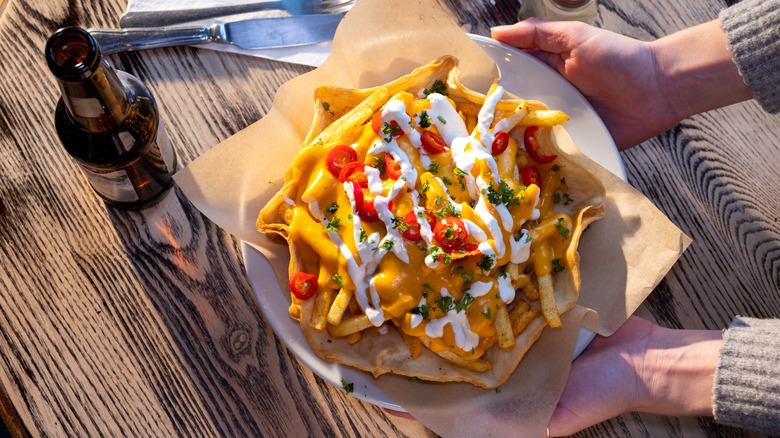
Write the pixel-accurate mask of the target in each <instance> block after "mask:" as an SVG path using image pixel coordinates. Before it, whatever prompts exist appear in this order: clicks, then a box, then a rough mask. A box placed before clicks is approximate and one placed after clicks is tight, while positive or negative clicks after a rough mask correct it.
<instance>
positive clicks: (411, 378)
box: [409, 376, 420, 382]
mask: <svg viewBox="0 0 780 438" xmlns="http://www.w3.org/2000/svg"><path fill="white" fill-rule="evenodd" d="M409 381H410V382H419V381H420V378H419V377H417V376H411V377H409Z"/></svg>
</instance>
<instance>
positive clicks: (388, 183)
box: [284, 86, 571, 360]
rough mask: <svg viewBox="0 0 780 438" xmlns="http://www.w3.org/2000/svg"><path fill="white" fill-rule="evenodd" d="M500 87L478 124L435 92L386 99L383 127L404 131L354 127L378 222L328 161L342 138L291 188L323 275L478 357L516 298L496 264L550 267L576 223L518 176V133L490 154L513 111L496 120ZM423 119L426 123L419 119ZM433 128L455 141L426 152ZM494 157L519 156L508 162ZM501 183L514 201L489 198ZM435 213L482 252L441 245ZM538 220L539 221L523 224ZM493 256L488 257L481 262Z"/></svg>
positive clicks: (297, 167)
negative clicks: (368, 217)
mask: <svg viewBox="0 0 780 438" xmlns="http://www.w3.org/2000/svg"><path fill="white" fill-rule="evenodd" d="M502 95H503V89H502V88H501V87H500V86H499V87H495V88H494V91H493V92H492V93H491V94H490V95H489V96H487V98H486V100H485V103H484V105H483V106H482V107H481V109H480V111H479V113H478V115H477V120H476V124H475V125H474V126H475V127H474V129H473V131H472V132H469V130H468V129H467V124H466V121H465V118H464V116H463V115H462V114H461V113H460V112H459V111H458V109H457V107H456V106H455V105H454V103H453V101H452V100H450V99H449V98H448V97H447V96H444V95H442V94H438V93H431V94H429V95H428V96H427V98H424V97H421V98H417V97H415V96H413V95H411V94H409V93H401V94H400V95H398V96H395V97H394V98H393V99H391V100H389V101H388V102H387V103H386V104H385V106H384V107H383V108H382V109H381V111H380V112H379V114H380V117H381V121H382V126H389V125H391V124H395V125H396V126H397V127H398V129H400V131H401V132H402V134H400V135H397V136H393V135H389V134H386V133H384V132H380V133H379V134H377V133H374V131H373V130H372V129H371V123H368V124H366V125H365V127H362V128H359V129H357V130H356V132H355V133H354V134H353V138H352V139H351V146H352V147H353V148H354V149H355V150H356V151H357V152H358V156H359V160H361V161H363V162H365V163H366V164H367V166H366V172H365V173H366V178H367V181H368V184H367V187H366V188H365V189H364V190H363V194H364V196H365V202H368V201H369V200H371V199H373V205H374V207H375V209H376V212H377V216H378V221H375V222H366V221H364V220H361V218H360V215H359V212H358V209H357V208H356V207H357V203H356V200H355V199H354V194H353V191H352V186H351V183H343V184H342V183H339V181H338V178H335V177H334V176H333V175H332V174H330V172H329V171H328V170H327V167H326V165H325V157H326V156H327V153H328V152H329V150H330V149H331V148H332V147H333V146H335V145H322V144H314V145H311V146H310V147H308V148H307V149H305V150H304V151H303V152H302V153H301V154H299V156H298V157H296V160H295V163H294V164H293V170H292V171H293V175H294V178H295V179H296V180H297V181H298V182H299V185H298V189H297V193H294V194H289V193H288V195H285V197H284V206H285V208H288V209H290V212H291V214H289V215H288V216H289V218H290V219H289V226H290V233H289V234H290V239H291V240H292V241H294V243H295V244H296V245H298V247H299V248H303V250H301V251H305V250H308V251H310V252H311V254H312V255H311V256H310V257H308V258H307V257H304V261H305V265H306V263H308V261H309V260H311V262H312V263H316V261H317V260H318V261H319V266H318V269H319V276H318V278H319V279H320V281H321V282H320V284H324V283H326V282H327V280H328V279H330V278H331V277H332V276H333V275H335V274H338V275H339V276H340V277H341V278H342V279H343V281H344V288H346V289H348V290H349V291H351V292H353V293H354V296H355V299H356V301H357V304H358V306H359V307H360V310H361V311H362V312H363V313H364V314H365V315H366V316H367V317H368V319H369V320H370V322H371V324H373V325H374V326H376V327H381V326H383V324H384V322H385V321H387V320H392V321H393V322H394V323H395V324H396V325H397V326H398V327H399V328H400V329H401V330H402V331H404V332H405V333H407V334H409V335H412V336H423V335H425V336H427V337H429V338H431V342H430V348H431V349H432V350H433V351H442V350H449V351H453V352H455V353H457V354H459V355H461V356H462V357H464V358H466V359H469V360H470V359H476V358H478V357H479V356H481V355H482V354H483V353H484V351H485V349H486V348H487V346H488V345H489V343H488V340H489V338H490V337H491V336H494V335H495V327H494V325H493V320H492V319H491V317H490V315H491V314H493V315H494V314H495V310H496V309H498V305H499V303H500V302H503V303H506V304H509V303H512V302H513V300H514V299H515V289H514V287H513V285H512V282H511V280H510V279H509V277H508V276H507V275H504V274H501V273H499V270H498V267H500V266H503V265H506V264H507V263H510V262H511V263H515V264H518V265H521V267H523V266H525V264H529V267H530V265H532V266H533V270H534V272H535V273H536V275H537V276H539V275H544V274H545V273H549V272H551V271H553V270H554V269H556V266H554V262H553V260H554V259H561V260H562V259H563V254H564V253H565V251H566V248H567V242H566V239H560V237H561V234H560V230H561V229H566V230H569V231H571V219H570V218H568V216H566V215H564V214H560V213H559V214H552V211H551V209H550V212H549V214H548V215H547V216H548V217H541V215H542V213H541V211H540V205H538V204H539V199H540V190H539V187H537V186H536V185H530V186H528V187H525V186H522V185H521V184H520V182H518V181H515V180H514V179H513V176H512V169H513V168H514V159H515V158H514V155H513V154H515V153H516V151H517V146H516V145H515V142H514V140H511V139H510V146H509V148H508V150H507V152H505V153H506V154H509V157H508V158H506V157H505V158H500V157H499V156H493V155H491V148H492V143H493V139H494V138H495V136H496V134H497V133H498V132H502V131H503V132H506V130H507V129H508V126H507V122H506V120H505V119H500V120H498V121H497V122H496V121H495V119H496V105H497V104H498V102H499V100H500V99H501V96H502ZM426 116H427V117H426ZM424 118H425V119H427V120H429V122H430V126H429V127H426V128H423V127H421V125H422V124H423V123H424V121H423V119H424ZM424 130H431V131H432V132H434V133H437V134H438V135H440V136H441V138H442V139H443V140H444V142H445V143H446V144H447V145H448V147H449V150H448V151H446V152H444V153H440V154H428V153H427V152H426V151H425V147H424V145H423V142H422V138H421V134H422V132H423V131H424ZM385 154H389V155H390V156H391V157H392V158H393V160H394V161H395V163H397V164H398V166H399V168H400V176H399V177H398V179H397V180H394V179H391V178H389V177H388V176H387V172H386V171H383V170H381V169H380V168H376V167H374V166H373V165H374V163H377V162H383V161H384V155H385ZM497 159H505V160H506V159H508V160H511V162H510V163H509V164H510V165H508V166H507V165H506V163H502V165H499V163H498V162H497ZM500 169H501V171H500ZM502 182H503V183H505V184H506V185H507V186H508V187H509V188H511V189H512V198H513V199H514V202H513V203H512V204H511V206H508V205H506V203H503V202H495V201H496V199H495V198H491V190H494V189H497V188H498V187H499V186H500V184H501V183H502ZM491 201H493V202H491ZM410 211H413V212H414V213H415V215H416V216H417V218H418V223H419V225H420V239H419V240H417V241H411V240H409V239H407V238H405V237H404V234H403V228H402V227H400V226H399V219H400V218H402V217H403V216H404V215H405V214H407V213H408V212H410ZM426 212H429V213H430V212H433V213H434V214H436V216H437V220H441V219H442V218H443V217H446V216H452V215H455V216H457V217H460V218H461V219H462V220H463V224H464V226H465V228H466V230H467V232H468V237H467V243H468V244H471V245H472V248H476V250H478V251H476V252H474V251H473V250H472V253H471V254H466V255H464V254H459V253H457V252H455V253H452V254H447V258H444V257H443V256H441V255H440V254H442V250H441V248H440V246H439V245H438V242H437V240H436V237H435V233H434V230H433V228H432V227H431V225H429V223H428V221H427V220H426V218H425V213H426ZM286 217H287V216H286ZM536 220H541V223H540V224H539V225H538V226H536V227H534V228H532V229H530V230H526V229H523V228H522V227H523V226H524V225H525V224H526V223H527V222H528V221H536ZM561 227H562V228H561ZM559 241H560V242H559ZM485 260H487V261H489V262H490V263H489V264H490V266H489V267H486V266H485V264H484V263H481V262H484V261H485ZM305 267H307V269H308V268H309V266H305ZM311 270H313V269H311Z"/></svg>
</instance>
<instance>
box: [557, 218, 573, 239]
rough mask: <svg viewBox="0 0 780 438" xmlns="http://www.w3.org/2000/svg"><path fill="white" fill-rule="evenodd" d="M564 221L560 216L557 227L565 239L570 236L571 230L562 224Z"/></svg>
mask: <svg viewBox="0 0 780 438" xmlns="http://www.w3.org/2000/svg"><path fill="white" fill-rule="evenodd" d="M562 221H563V218H562V217H561V218H558V222H557V223H556V224H555V229H556V230H558V233H560V235H561V236H563V240H566V239H567V238H568V237H569V234H571V231H569V229H568V228H566V227H564V226H563V225H562V224H561V222H562Z"/></svg>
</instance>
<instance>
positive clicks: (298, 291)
mask: <svg viewBox="0 0 780 438" xmlns="http://www.w3.org/2000/svg"><path fill="white" fill-rule="evenodd" d="M290 292H292V293H293V295H295V296H296V297H298V298H299V299H301V300H308V299H309V298H311V297H313V296H314V293H315V292H317V277H315V276H314V275H312V274H307V273H305V272H296V273H295V274H293V275H292V277H290Z"/></svg>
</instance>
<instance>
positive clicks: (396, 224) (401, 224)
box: [392, 216, 411, 231]
mask: <svg viewBox="0 0 780 438" xmlns="http://www.w3.org/2000/svg"><path fill="white" fill-rule="evenodd" d="M392 221H393V228H395V229H397V230H401V231H406V230H408V229H409V227H410V226H411V225H409V224H408V223H406V221H405V220H404V218H402V217H401V216H395V217H394V218H393V219H392Z"/></svg>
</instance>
